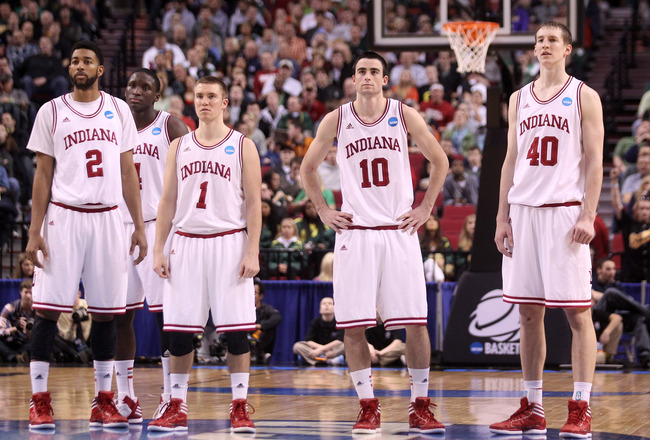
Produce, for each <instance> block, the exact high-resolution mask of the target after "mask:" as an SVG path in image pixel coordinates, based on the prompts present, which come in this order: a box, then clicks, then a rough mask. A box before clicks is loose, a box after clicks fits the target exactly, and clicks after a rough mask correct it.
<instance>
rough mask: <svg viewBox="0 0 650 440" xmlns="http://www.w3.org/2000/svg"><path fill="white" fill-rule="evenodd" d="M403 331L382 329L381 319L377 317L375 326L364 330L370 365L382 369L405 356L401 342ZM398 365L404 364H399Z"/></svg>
mask: <svg viewBox="0 0 650 440" xmlns="http://www.w3.org/2000/svg"><path fill="white" fill-rule="evenodd" d="M402 334H403V331H401V330H391V331H388V330H386V329H385V328H384V323H383V322H382V320H381V317H380V316H379V315H377V325H376V326H374V327H370V328H367V329H366V339H367V340H368V349H369V350H370V363H371V364H372V365H379V366H382V367H386V366H389V365H391V364H393V363H397V361H400V360H401V358H402V356H405V354H406V344H405V343H404V341H402V338H403V337H404V336H403V335H402ZM400 365H404V363H401V362H400Z"/></svg>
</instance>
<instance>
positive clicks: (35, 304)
mask: <svg viewBox="0 0 650 440" xmlns="http://www.w3.org/2000/svg"><path fill="white" fill-rule="evenodd" d="M32 309H36V310H54V311H55V312H72V306H71V305H70V306H64V305H60V304H52V303H41V302H33V303H32Z"/></svg>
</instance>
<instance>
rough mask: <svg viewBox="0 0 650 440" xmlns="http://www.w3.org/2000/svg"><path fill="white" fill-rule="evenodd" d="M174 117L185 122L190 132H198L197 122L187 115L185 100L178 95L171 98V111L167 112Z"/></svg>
mask: <svg viewBox="0 0 650 440" xmlns="http://www.w3.org/2000/svg"><path fill="white" fill-rule="evenodd" d="M167 111H168V112H169V113H170V114H171V115H172V116H176V117H177V118H178V119H180V120H181V121H183V123H184V124H185V125H186V126H187V128H188V129H189V131H194V130H196V121H194V119H192V118H191V117H189V116H187V115H186V114H185V103H184V102H183V98H181V97H180V96H178V95H172V96H170V97H169V109H168V110H167Z"/></svg>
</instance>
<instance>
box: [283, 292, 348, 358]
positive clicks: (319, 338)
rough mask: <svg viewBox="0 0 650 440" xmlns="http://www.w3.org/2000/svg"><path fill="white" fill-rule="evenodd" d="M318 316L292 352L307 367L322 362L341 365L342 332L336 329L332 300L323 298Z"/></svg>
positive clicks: (342, 351) (342, 349)
mask: <svg viewBox="0 0 650 440" xmlns="http://www.w3.org/2000/svg"><path fill="white" fill-rule="evenodd" d="M319 313H320V316H319V317H317V318H314V319H313V320H312V321H311V322H310V323H309V330H307V334H306V335H305V340H304V341H298V342H296V343H295V344H294V345H293V352H294V353H295V354H297V355H298V356H299V358H298V359H300V357H302V359H304V361H305V362H307V363H308V364H309V365H316V364H317V363H318V362H324V363H327V364H329V365H340V364H342V363H343V353H344V351H345V350H344V348H343V331H342V330H337V329H336V320H335V319H334V300H333V299H332V298H329V297H325V298H323V299H322V300H321V302H320V312H319Z"/></svg>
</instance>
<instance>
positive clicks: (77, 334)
mask: <svg viewBox="0 0 650 440" xmlns="http://www.w3.org/2000/svg"><path fill="white" fill-rule="evenodd" d="M91 325H92V320H91V319H90V314H89V313H88V303H86V300H85V299H83V298H81V290H79V292H78V293H77V299H76V301H75V303H74V305H73V306H72V313H61V315H59V320H58V321H57V323H56V326H57V328H58V330H59V333H58V334H57V335H56V337H55V340H54V356H55V358H56V361H57V362H59V363H66V362H75V363H82V364H85V363H88V362H90V361H91V360H92V353H91V351H90V350H89V348H88V339H89V338H90V328H91Z"/></svg>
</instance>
